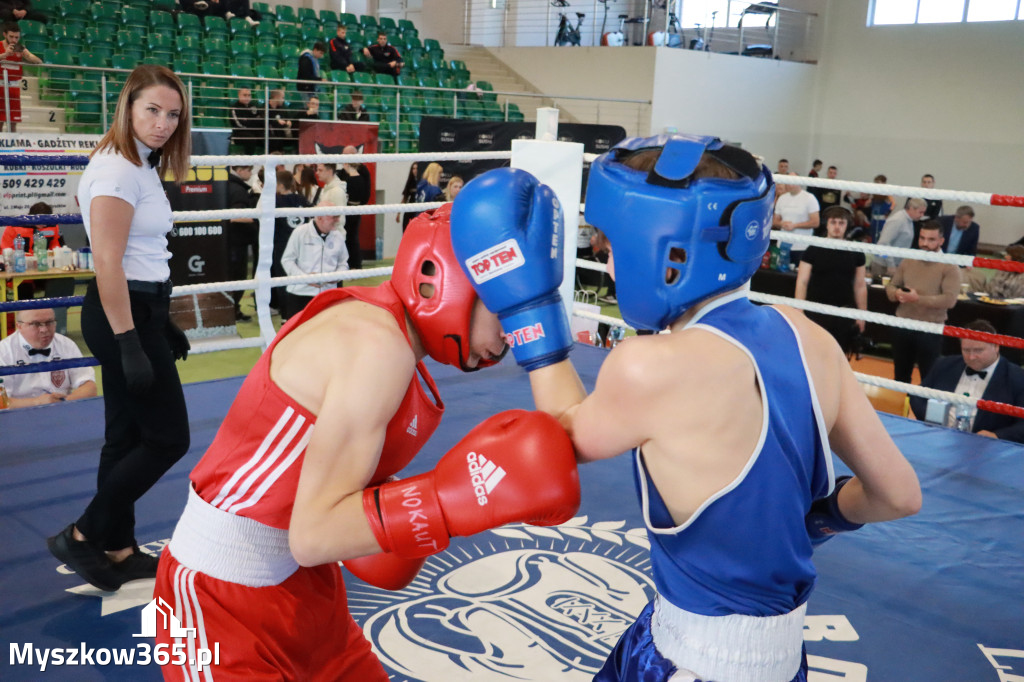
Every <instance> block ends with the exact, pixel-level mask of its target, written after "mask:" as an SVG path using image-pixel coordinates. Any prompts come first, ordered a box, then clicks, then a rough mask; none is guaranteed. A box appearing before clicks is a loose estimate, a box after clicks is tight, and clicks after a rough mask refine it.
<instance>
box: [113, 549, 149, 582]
mask: <svg viewBox="0 0 1024 682" xmlns="http://www.w3.org/2000/svg"><path fill="white" fill-rule="evenodd" d="M159 563H160V558H159V557H155V556H153V555H152V554H147V553H145V552H143V551H142V550H141V549H139V546H138V545H135V551H133V552H132V553H131V554H129V555H128V556H127V557H126V558H124V559H122V560H121V561H115V562H113V568H114V573H115V574H116V575H117V576H118V578H119V579H120V580H121V584H122V585H123V584H125V583H127V582H130V581H132V580H145V579H147V578H155V577H156V567H157V564H159Z"/></svg>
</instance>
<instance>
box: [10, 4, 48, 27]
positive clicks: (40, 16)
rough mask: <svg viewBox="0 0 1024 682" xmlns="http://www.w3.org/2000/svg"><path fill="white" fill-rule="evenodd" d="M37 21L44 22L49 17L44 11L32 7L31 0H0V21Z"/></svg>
mask: <svg viewBox="0 0 1024 682" xmlns="http://www.w3.org/2000/svg"><path fill="white" fill-rule="evenodd" d="M22 19H25V20H27V21H38V22H40V23H42V24H45V23H47V22H48V21H49V17H48V16H47V15H46V13H45V12H40V11H38V10H34V9H32V2H31V0H0V22H8V21H15V22H17V21H21V20H22Z"/></svg>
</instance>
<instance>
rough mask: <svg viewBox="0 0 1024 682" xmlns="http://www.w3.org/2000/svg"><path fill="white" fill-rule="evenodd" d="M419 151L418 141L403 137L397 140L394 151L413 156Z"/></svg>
mask: <svg viewBox="0 0 1024 682" xmlns="http://www.w3.org/2000/svg"><path fill="white" fill-rule="evenodd" d="M419 150H420V143H419V140H416V139H412V138H404V137H403V138H402V139H401V140H399V142H398V145H397V148H396V149H395V151H396V152H398V153H399V154H415V153H416V152H418V151H419Z"/></svg>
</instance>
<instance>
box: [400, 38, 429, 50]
mask: <svg viewBox="0 0 1024 682" xmlns="http://www.w3.org/2000/svg"><path fill="white" fill-rule="evenodd" d="M403 40H404V42H405V49H406V50H410V51H411V50H422V49H423V43H421V42H420V39H419V38H417V37H416V36H403ZM424 52H426V50H424Z"/></svg>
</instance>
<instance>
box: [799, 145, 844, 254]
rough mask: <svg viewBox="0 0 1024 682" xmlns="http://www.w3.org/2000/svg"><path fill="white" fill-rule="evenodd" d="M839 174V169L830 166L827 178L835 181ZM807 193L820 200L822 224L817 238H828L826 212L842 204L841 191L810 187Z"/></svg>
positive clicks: (819, 210)
mask: <svg viewBox="0 0 1024 682" xmlns="http://www.w3.org/2000/svg"><path fill="white" fill-rule="evenodd" d="M816 163H817V162H816ZM838 174H839V169H838V168H836V167H835V166H829V167H828V171H827V176H826V177H827V178H828V179H829V180H835V179H836V176H837V175H838ZM814 177H817V176H814ZM807 191H808V192H810V193H811V194H813V195H814V198H815V199H817V200H818V215H819V216H821V224H820V226H819V228H818V232H816V233H815V236H817V237H824V236H827V235H826V233H827V232H828V230H827V225H826V223H827V221H826V219H825V211H827V210H828V209H830V208H832V207H833V206H839V205H841V204H842V197H841V196H840V191H839V190H838V189H828V188H825V187H808V188H807ZM851 227H852V225H851Z"/></svg>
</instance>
